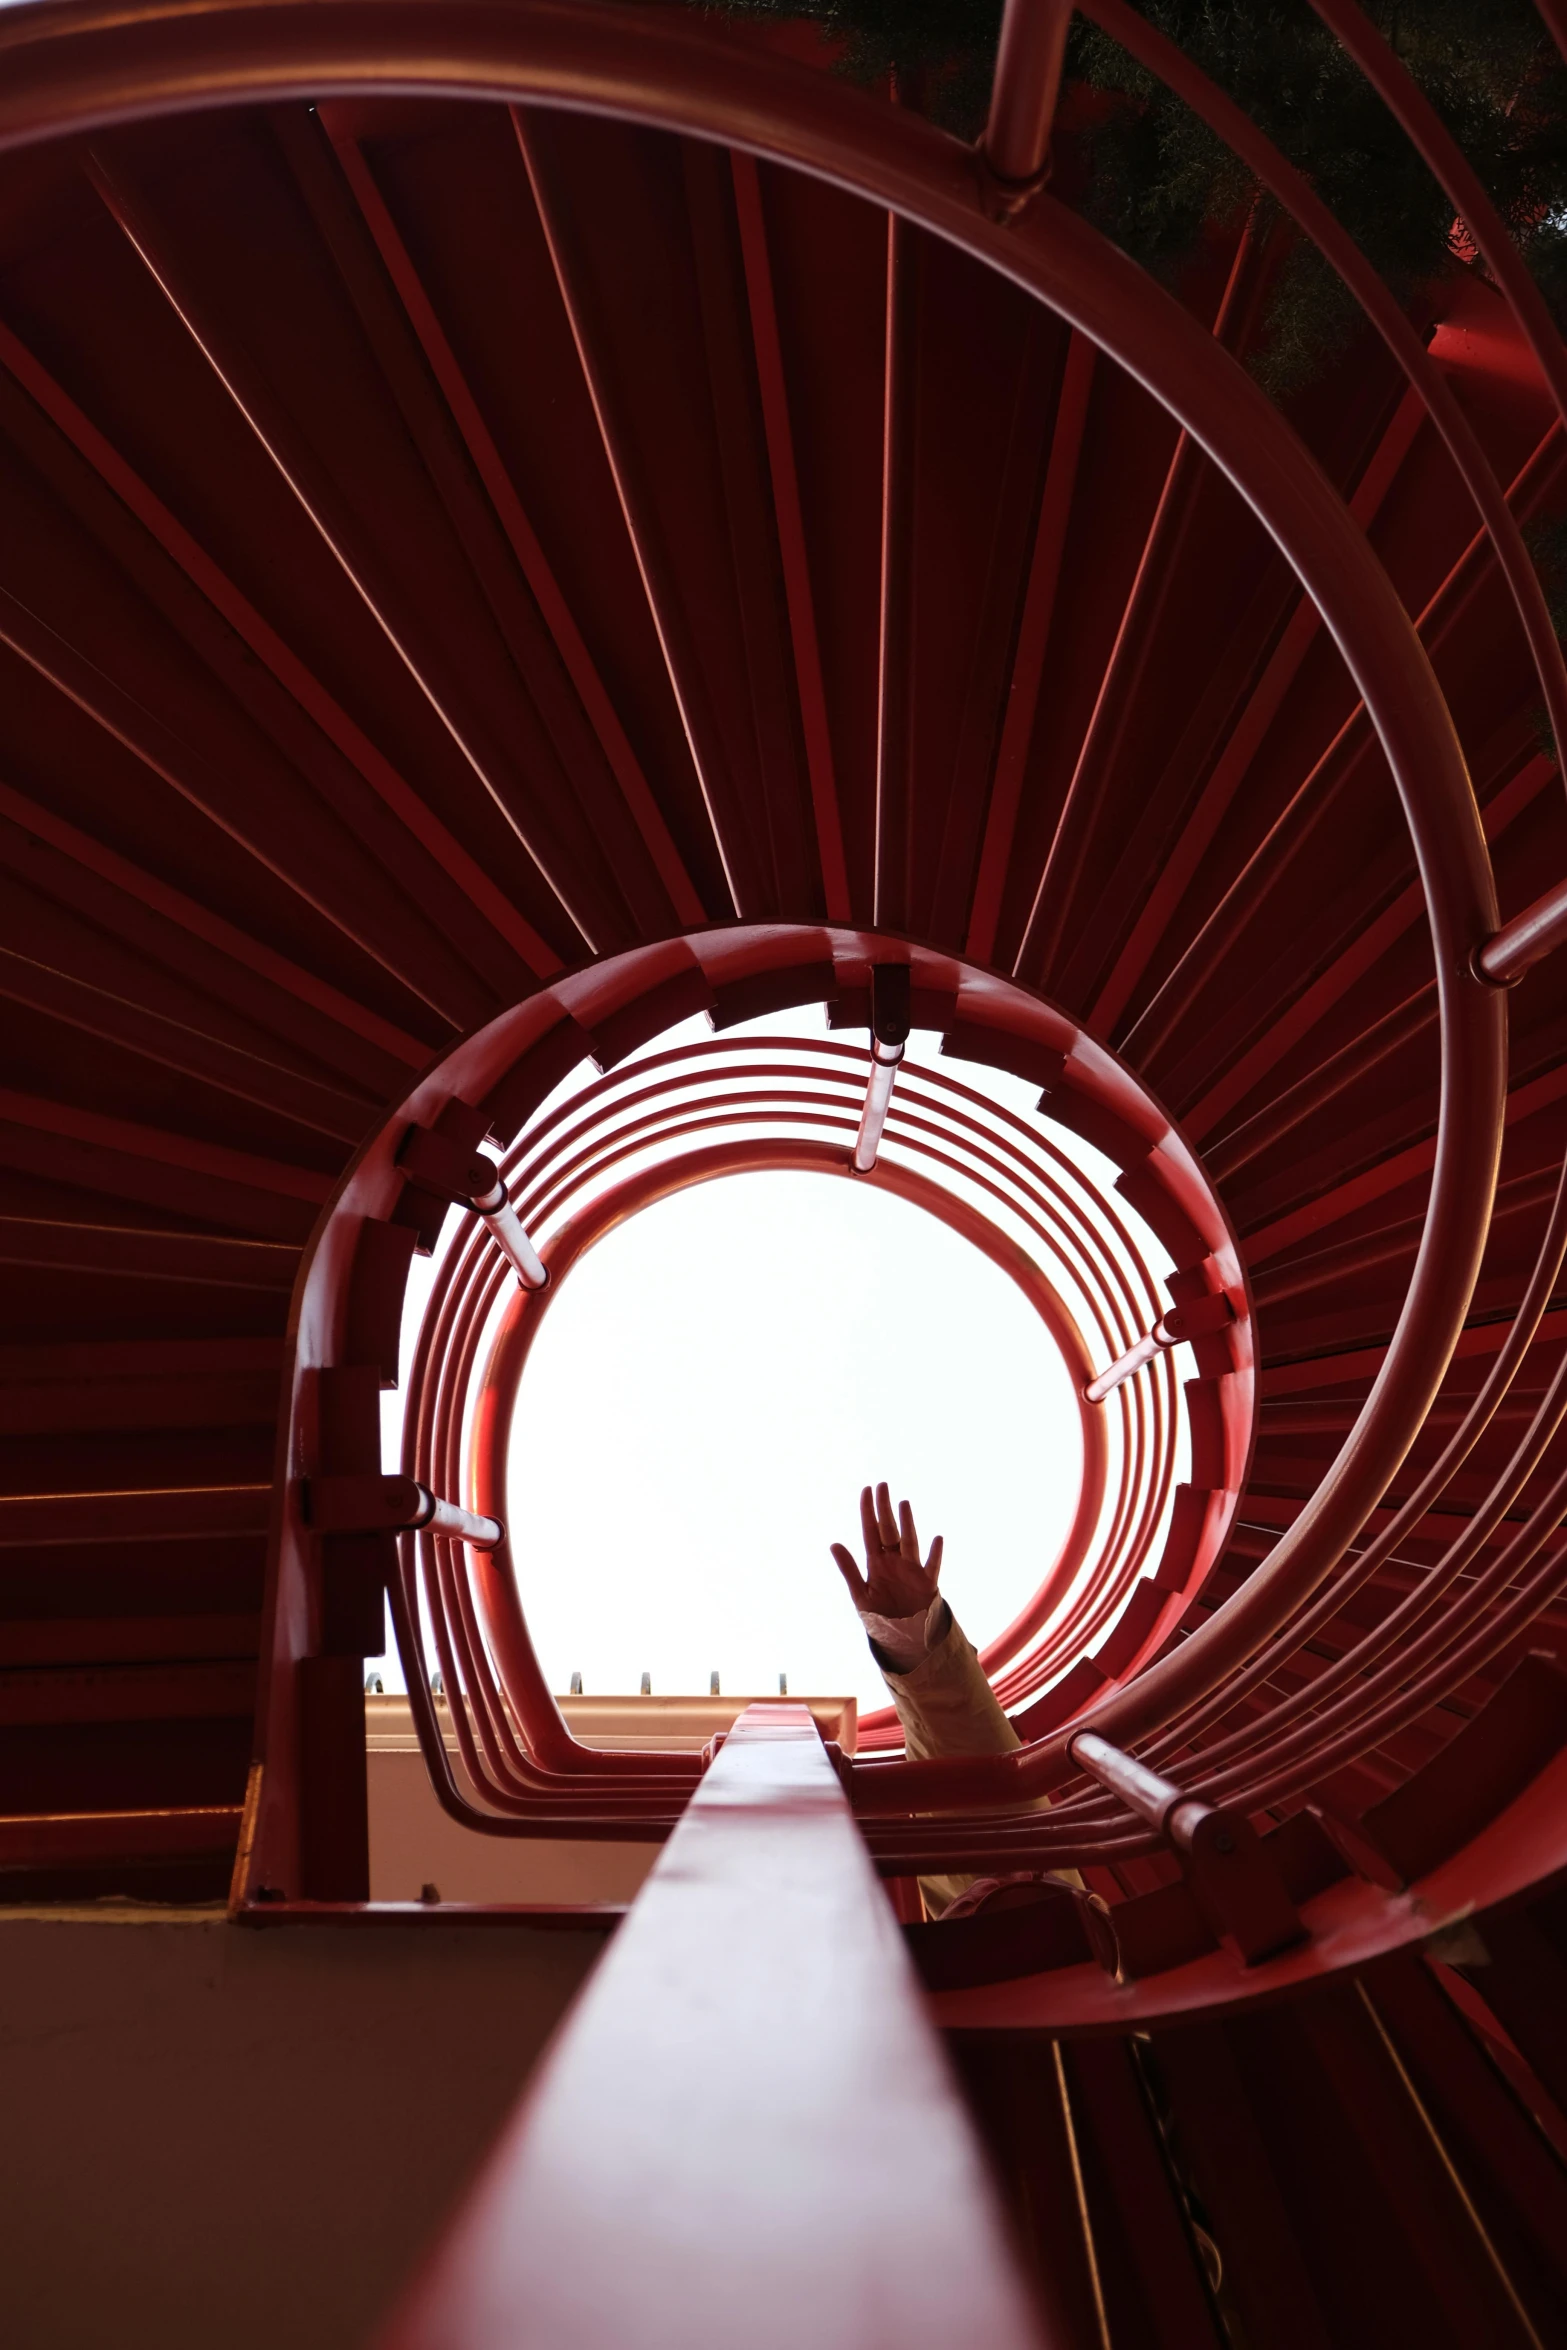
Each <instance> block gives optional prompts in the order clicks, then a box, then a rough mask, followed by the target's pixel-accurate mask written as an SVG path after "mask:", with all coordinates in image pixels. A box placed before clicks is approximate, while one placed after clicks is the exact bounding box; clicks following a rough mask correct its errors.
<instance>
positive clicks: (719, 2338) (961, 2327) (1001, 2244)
mask: <svg viewBox="0 0 1567 2350" xmlns="http://www.w3.org/2000/svg"><path fill="white" fill-rule="evenodd" d="M911 2150H912V2151H913V2159H914V2160H915V2164H916V2168H917V2171H918V2176H919V2187H918V2191H917V2192H914V2193H911V2192H910V2187H909V2164H910V2160H911ZM737 2334H739V2335H742V2336H743V2337H744V2339H745V2342H746V2343H747V2345H748V2350H799V2346H800V2345H801V2344H802V2343H808V2344H810V2345H811V2346H812V2350H862V2345H863V2344H865V2343H866V2342H867V2341H870V2340H874V2341H878V2342H881V2341H885V2342H896V2343H898V2344H899V2345H900V2350H950V2345H951V2344H953V2343H955V2342H970V2341H971V2342H983V2343H984V2344H985V2345H986V2350H1025V2346H1029V2350H1042V2345H1043V2343H1044V2342H1045V2340H1046V2338H1047V2337H1046V2336H1045V2335H1043V2334H1042V2332H1041V2330H1040V2328H1039V2326H1038V2324H1037V2322H1036V2320H1035V2318H1034V2316H1033V2313H1032V2311H1031V2309H1030V2307H1029V2303H1028V2296H1027V2294H1026V2291H1025V2288H1024V2286H1023V2284H1022V2281H1021V2278H1020V2275H1019V2272H1018V2269H1017V2267H1016V2265H1015V2262H1014V2259H1013V2255H1012V2252H1011V2249H1010V2246H1009V2244H1008V2242H1007V2239H1006V2235H1005V2231H1004V2229H1003V2226H1002V2223H1001V2219H1000V2215H999V2212H998V2209H997V2207H996V2204H995V2201H994V2197H993V2191H992V2189H991V2186H990V2183H989V2178H988V2174H987V2171H986V2167H985V2162H984V2158H983V2156H982V2154H981V2152H980V2150H979V2147H978V2144H977V2142H976V2140H975V2138H974V2134H973V2130H972V2126H971V2124H970V2123H969V2121H968V2118H967V2115H966V2113H965V2111H964V2108H963V2105H962V2101H961V2099H960V2097H959V2094H958V2091H957V2087H956V2084H955V2082H954V2081H953V2079H952V2076H951V2075H950V2073H949V2072H948V2070H947V2066H946V2063H945V2060H944V2058H943V2056H942V2054H941V2051H940V2049H939V2047H938V2045H937V2042H936V2037H935V2034H934V2032H933V2030H932V2028H931V2026H930V2025H929V2023H928V2022H927V2021H926V2019H925V2014H924V2009H923V2002H922V1997H921V1994H920V1992H919V1990H918V1987H917V1985H916V1982H915V1979H914V1974H913V1970H912V1968H911V1967H910V1965H909V1962H908V1960H907V1958H906V1956H905V1953H904V1950H903V1945H902V1941H901V1939H900V1937H899V1933H898V1929H897V1926H896V1923H895V1921H894V1919H893V1916H892V1913H891V1910H890V1909H889V1907H888V1904H887V1900H886V1896H885V1895H884V1893H883V1892H882V1890H881V1888H880V1885H879V1884H878V1883H877V1880H876V1877H875V1875H874V1873H873V1871H872V1869H871V1866H870V1863H869V1861H868V1859H867V1857H866V1853H865V1848H864V1846H863V1844H862V1843H861V1840H860V1837H859V1834H858V1832H857V1830H856V1829H855V1826H854V1822H853V1820H852V1818H851V1817H850V1814H849V1810H848V1806H847V1804H846V1802H845V1800H844V1797H843V1793H842V1790H841V1789H840V1787H839V1784H838V1780H837V1777H836V1775H835V1773H834V1770H833V1767H832V1764H831V1762H830V1761H829V1759H828V1756H827V1753H826V1750H825V1748H824V1747H823V1745H822V1743H821V1739H820V1737H819V1735H818V1734H817V1731H816V1728H815V1725H814V1724H813V1723H812V1721H811V1718H810V1715H809V1714H808V1713H807V1712H806V1710H805V1708H804V1707H803V1706H802V1707H799V1708H795V1707H769V1708H765V1709H764V1708H762V1707H754V1708H752V1709H750V1710H748V1711H747V1712H746V1713H745V1714H742V1716H741V1717H740V1720H739V1722H738V1723H737V1724H736V1726H735V1728H734V1730H733V1731H732V1732H731V1733H730V1734H729V1736H728V1738H727V1739H726V1740H725V1741H724V1743H723V1746H722V1749H721V1751H720V1753H719V1755H718V1757H717V1759H716V1761H715V1762H714V1763H713V1764H712V1766H711V1768H710V1769H709V1771H708V1773H707V1775H706V1777H705V1778H704V1779H703V1780H702V1782H701V1783H700V1784H699V1786H698V1787H697V1789H696V1792H695V1793H694V1794H693V1796H692V1798H691V1801H690V1803H689V1805H688V1807H687V1808H686V1810H685V1812H684V1813H683V1815H682V1817H681V1820H680V1824H679V1825H678V1827H677V1828H676V1829H675V1831H674V1834H673V1836H672V1837H671V1838H670V1840H669V1844H668V1846H667V1848H666V1850H665V1853H664V1854H663V1856H662V1857H661V1859H660V1860H659V1862H658V1863H657V1864H656V1865H655V1867H654V1870H653V1874H652V1875H651V1877H650V1878H649V1879H648V1881H647V1884H646V1885H645V1886H644V1888H643V1890H642V1892H641V1894H640V1895H639V1896H638V1898H637V1900H636V1902H635V1904H634V1905H633V1907H632V1910H631V1912H630V1915H629V1916H628V1917H627V1919H626V1921H625V1923H624V1924H623V1925H622V1926H621V1928H620V1930H619V1932H618V1933H617V1935H616V1936H615V1939H614V1941H613V1942H612V1943H611V1944H610V1945H609V1948H608V1950H607V1951H606V1952H605V1955H604V1957H603V1959H602V1960H601V1961H600V1962H599V1965H598V1968H597V1970H596V1972H595V1973H594V1975H593V1977H592V1979H591V1980H590V1982H589V1984H588V1986H587V1988H586V1990H585V1991H584V1993H583V1994H582V1996H581V1998H580V1999H579V2000H578V2002H577V2004H576V2005H575V2007H574V2008H573V2010H572V2013H571V2015H570V2018H569V2019H568V2021H567V2023H566V2024H565V2026H564V2028H563V2030H562V2031H561V2033H560V2034H559V2035H558V2037H557V2039H556V2041H555V2043H554V2046H553V2048H552V2049H551V2051H550V2054H549V2055H548V2056H547V2057H546V2059H545V2061H544V2064H543V2066H542V2068H541V2070H540V2073H539V2075H538V2077H537V2079H536V2081H535V2082H534V2084H533V2085H532V2086H531V2087H530V2089H529V2090H528V2091H527V2093H526V2095H525V2096H524V2098H523V2101H522V2103H521V2105H520V2106H519V2108H518V2110H517V2112H516V2113H515V2115H514V2116H513V2118H512V2120H511V2121H510V2122H509V2123H508V2124H507V2126H506V2128H505V2131H504V2132H503V2134H502V2136H501V2139H500V2142H499V2144H498V2145H497V2147H496V2149H495V2151H494V2152H493V2153H492V2155H491V2156H490V2159H489V2162H488V2164H487V2165H486V2168H485V2170H484V2171H483V2173H482V2174H481V2176H480V2178H479V2180H478V2183H477V2185H476V2186H475V2188H474V2189H473V2191H472V2193H471V2194H470V2195H469V2197H468V2199H467V2202H466V2204H465V2205H464V2207H463V2209H462V2210H461V2211H460V2212H459V2213H458V2215H457V2217H456V2220H455V2222H454V2223H453V2224H452V2226H451V2227H450V2229H449V2231H448V2233H447V2235H446V2237H445V2240H444V2241H443V2242H442V2243H441V2244H440V2246H439V2247H438V2248H437V2250H436V2253H435V2255H434V2258H433V2259H432V2260H431V2262H430V2263H429V2265H428V2266H427V2268H426V2271H425V2274H424V2275H423V2277H422V2278H421V2279H420V2280H419V2282H418V2283H417V2284H416V2286H415V2287H414V2290H413V2292H412V2293H411V2295H410V2296H409V2299H408V2301H407V2303H406V2304H405V2306H404V2308H403V2309H402V2311H401V2312H400V2313H399V2314H398V2316H397V2317H396V2318H394V2320H393V2322H392V2324H391V2326H390V2328H389V2329H388V2330H387V2332H386V2333H385V2335H384V2336H383V2337H382V2341H383V2350H495V2346H497V2345H499V2344H501V2343H503V2342H510V2341H521V2340H526V2341H527V2342H528V2343H529V2344H530V2345H531V2346H534V2350H567V2346H568V2345H576V2344H582V2343H587V2342H602V2343H606V2344H607V2343H612V2342H613V2343H617V2344H626V2345H630V2344H636V2343H644V2344H653V2343H660V2344H663V2343H668V2344H675V2343H678V2344H679V2345H680V2350H731V2345H732V2344H733V2342H734V2341H735V2339H736V2336H737ZM1049 2338H1050V2339H1051V2340H1059V2339H1061V2337H1058V2336H1054V2335H1052V2336H1051V2337H1049ZM1063 2350H1064V2344H1063Z"/></svg>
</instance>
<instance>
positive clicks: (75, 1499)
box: [0, 1485, 272, 1712]
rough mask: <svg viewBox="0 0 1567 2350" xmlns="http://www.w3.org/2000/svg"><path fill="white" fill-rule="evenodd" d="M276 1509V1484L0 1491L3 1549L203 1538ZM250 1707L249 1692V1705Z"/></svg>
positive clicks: (247, 1527)
mask: <svg viewBox="0 0 1567 2350" xmlns="http://www.w3.org/2000/svg"><path fill="white" fill-rule="evenodd" d="M271 1511H272V1488H271V1486H270V1485H216V1486H192V1487H188V1488H185V1487H181V1488H176V1489H173V1490H170V1491H166V1492H152V1493H147V1492H128V1493H15V1494H6V1495H4V1496H0V1550H15V1549H19V1548H25V1549H31V1548H33V1547H34V1546H35V1545H37V1546H40V1547H43V1546H49V1545H54V1544H62V1543H78V1542H197V1541H205V1540H207V1539H208V1538H209V1537H211V1536H212V1535H216V1534H265V1532H266V1530H267V1526H268V1522H269V1520H270V1517H271ZM251 1697H252V1698H253V1697H254V1691H253V1690H252V1692H251ZM249 1709H250V1700H249V1699H247V1702H246V1705H245V1708H244V1710H245V1711H246V1712H248V1711H249Z"/></svg>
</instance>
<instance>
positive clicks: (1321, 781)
mask: <svg viewBox="0 0 1567 2350" xmlns="http://www.w3.org/2000/svg"><path fill="white" fill-rule="evenodd" d="M1560 432H1561V427H1560V426H1559V425H1554V424H1553V425H1552V426H1551V428H1550V430H1549V432H1548V433H1547V434H1546V435H1545V438H1544V439H1543V440H1542V441H1541V443H1540V444H1539V446H1538V447H1537V448H1536V449H1535V450H1534V451H1533V452H1532V453H1531V455H1530V457H1529V459H1528V461H1527V462H1526V463H1525V465H1524V466H1523V467H1522V468H1521V469H1520V471H1519V472H1518V474H1517V475H1516V477H1515V478H1514V480H1513V481H1512V482H1511V483H1510V484H1509V486H1508V490H1507V509H1508V512H1509V514H1511V513H1513V511H1514V509H1515V508H1523V507H1525V506H1526V505H1527V504H1528V503H1530V502H1531V501H1532V498H1533V497H1537V496H1538V494H1539V491H1540V487H1541V476H1542V473H1543V471H1544V464H1545V460H1546V458H1547V455H1548V453H1549V452H1550V451H1552V450H1553V449H1554V448H1555V447H1556V446H1557V443H1558V438H1559V435H1560ZM1489 543H1490V542H1489V539H1488V536H1487V534H1486V532H1485V531H1483V530H1481V531H1477V532H1476V534H1475V536H1474V537H1473V538H1472V539H1471V540H1470V541H1469V544H1468V545H1467V546H1466V547H1465V549H1464V551H1463V553H1462V554H1461V555H1460V556H1459V558H1458V560H1457V562H1456V563H1454V564H1453V566H1452V568H1451V569H1450V570H1449V572H1448V574H1447V576H1446V578H1445V579H1444V580H1443V581H1442V583H1441V585H1440V586H1439V587H1438V588H1437V589H1436V591H1435V592H1434V594H1432V595H1431V596H1429V597H1428V598H1427V600H1426V603H1425V605H1424V607H1423V609H1422V610H1421V611H1420V613H1419V614H1418V616H1417V617H1416V620H1415V627H1416V630H1417V631H1418V633H1419V635H1420V638H1421V641H1422V642H1423V643H1424V645H1425V647H1426V650H1427V652H1428V654H1430V655H1431V656H1433V657H1434V656H1435V654H1436V653H1437V651H1438V650H1439V649H1440V648H1442V647H1443V646H1444V645H1445V644H1446V643H1448V642H1450V640H1451V639H1452V637H1453V636H1454V635H1455V634H1456V632H1457V631H1458V629H1459V627H1460V626H1461V624H1462V621H1463V618H1464V615H1465V609H1466V607H1467V605H1468V603H1469V601H1470V599H1471V598H1472V597H1473V595H1474V593H1475V590H1476V588H1477V586H1478V585H1479V583H1480V580H1481V579H1482V578H1483V576H1484V572H1483V568H1482V560H1481V559H1482V558H1483V557H1484V555H1485V554H1486V552H1487V550H1488V547H1489ZM1373 748H1374V737H1373V735H1372V732H1371V729H1370V727H1369V726H1368V723H1367V717H1366V711H1365V707H1364V705H1363V704H1361V703H1357V704H1356V705H1355V706H1354V707H1353V708H1352V709H1351V710H1350V712H1349V715H1348V716H1347V717H1346V718H1345V719H1344V721H1343V723H1342V724H1341V725H1340V726H1339V728H1338V730H1337V732H1336V733H1335V734H1334V735H1333V737H1332V740H1331V741H1330V742H1329V743H1328V745H1327V747H1326V749H1325V750H1324V751H1323V752H1322V753H1321V755H1320V757H1319V758H1318V759H1317V761H1316V763H1315V765H1314V766H1313V767H1311V768H1310V769H1309V771H1308V772H1307V774H1306V776H1305V777H1304V779H1303V780H1302V781H1301V783H1300V784H1299V785H1298V786H1297V787H1296V789H1295V791H1294V792H1293V793H1292V794H1291V796H1290V798H1289V800H1288V801H1287V802H1286V804H1285V806H1284V807H1283V808H1282V809H1281V810H1280V812H1279V814H1278V816H1277V817H1276V818H1275V820H1274V822H1273V823H1272V824H1271V825H1270V826H1269V828H1268V830H1267V832H1266V833H1265V834H1264V836H1263V838H1262V839H1261V840H1260V841H1259V842H1258V843H1257V845H1256V847H1255V848H1254V849H1253V850H1252V852H1251V854H1250V856H1249V857H1248V858H1247V859H1246V862H1245V863H1244V865H1243V866H1242V867H1241V869H1240V871H1239V872H1238V873H1237V874H1236V875H1235V877H1234V878H1233V880H1232V881H1231V882H1230V883H1229V884H1228V886H1227V887H1226V889H1225V890H1224V891H1223V893H1222V894H1221V895H1219V896H1217V897H1216V898H1215V899H1214V902H1213V903H1212V904H1211V905H1210V907H1209V909H1208V911H1207V913H1206V915H1205V917H1204V920H1203V922H1202V924H1201V926H1200V927H1199V928H1198V930H1197V931H1196V933H1195V934H1194V936H1193V937H1192V938H1191V940H1190V941H1189V942H1188V944H1187V945H1186V946H1185V947H1184V948H1183V950H1182V952H1181V955H1180V957H1179V959H1178V960H1177V961H1176V962H1175V963H1174V964H1173V965H1172V966H1171V968H1170V970H1169V971H1168V972H1167V973H1166V974H1165V976H1164V978H1163V979H1162V980H1161V982H1160V984H1159V987H1158V990H1157V992H1156V993H1155V994H1154V995H1153V996H1152V997H1151V998H1150V1000H1149V1002H1148V1003H1147V1005H1146V1006H1145V1007H1144V1009H1143V1010H1142V1011H1141V1012H1140V1013H1139V1014H1138V1016H1137V1018H1136V1019H1135V1020H1134V1021H1133V1022H1132V1024H1131V1026H1130V1027H1129V1028H1128V1029H1127V1031H1126V1033H1125V1034H1124V1036H1122V1037H1121V1038H1120V1039H1119V1040H1118V1041H1119V1043H1120V1046H1121V1049H1122V1051H1135V1052H1136V1054H1137V1057H1138V1059H1139V1061H1140V1062H1141V1063H1143V1064H1146V1062H1147V1061H1148V1060H1149V1059H1151V1058H1152V1056H1153V1055H1154V1054H1156V1053H1157V1052H1159V1051H1160V1050H1161V1049H1162V1048H1163V1047H1164V1046H1166V1045H1167V1044H1168V1043H1169V1042H1170V1040H1171V1039H1172V1037H1173V1036H1174V1035H1175V1033H1176V1031H1177V1030H1178V1029H1179V1028H1180V1027H1181V1026H1182V1024H1183V1023H1184V1022H1186V1021H1188V1020H1189V1018H1190V1015H1191V1010H1192V1006H1193V1004H1194V1002H1195V1001H1196V999H1197V997H1198V995H1199V994H1200V992H1201V990H1202V988H1203V987H1204V986H1205V985H1206V984H1207V983H1208V982H1209V981H1210V980H1211V979H1212V978H1213V976H1214V973H1215V971H1216V970H1217V969H1218V968H1219V967H1220V965H1221V964H1222V962H1223V960H1224V957H1225V955H1226V953H1227V952H1228V951H1229V949H1230V946H1231V942H1232V941H1233V939H1234V938H1235V936H1236V935H1237V933H1238V932H1239V931H1240V930H1242V929H1243V928H1244V926H1245V924H1246V922H1247V921H1248V919H1249V918H1250V917H1251V915H1252V914H1253V912H1254V911H1255V909H1256V907H1257V906H1258V905H1259V903H1260V902H1261V901H1262V900H1263V898H1264V897H1265V896H1266V895H1267V893H1268V892H1269V891H1270V890H1271V889H1273V888H1275V887H1277V886H1279V884H1280V883H1281V881H1283V880H1284V879H1285V878H1286V877H1287V876H1288V874H1289V872H1290V869H1291V862H1292V859H1293V857H1294V855H1295V854H1296V853H1297V852H1298V849H1299V846H1300V842H1301V838H1302V835H1303V834H1304V833H1309V832H1310V830H1311V829H1312V827H1313V826H1314V825H1316V824H1319V823H1321V822H1323V821H1324V819H1325V818H1326V816H1327V815H1328V813H1329V812H1330V811H1331V809H1332V807H1333V805H1334V802H1335V800H1336V798H1337V797H1338V795H1339V794H1341V793H1342V792H1343V791H1344V790H1345V789H1346V788H1347V786H1348V784H1349V781H1350V778H1351V777H1352V775H1353V773H1354V768H1355V763H1356V762H1357V761H1358V760H1360V759H1363V758H1364V757H1365V756H1366V755H1367V754H1368V753H1369V752H1370V751H1371V750H1372V749H1373Z"/></svg>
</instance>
